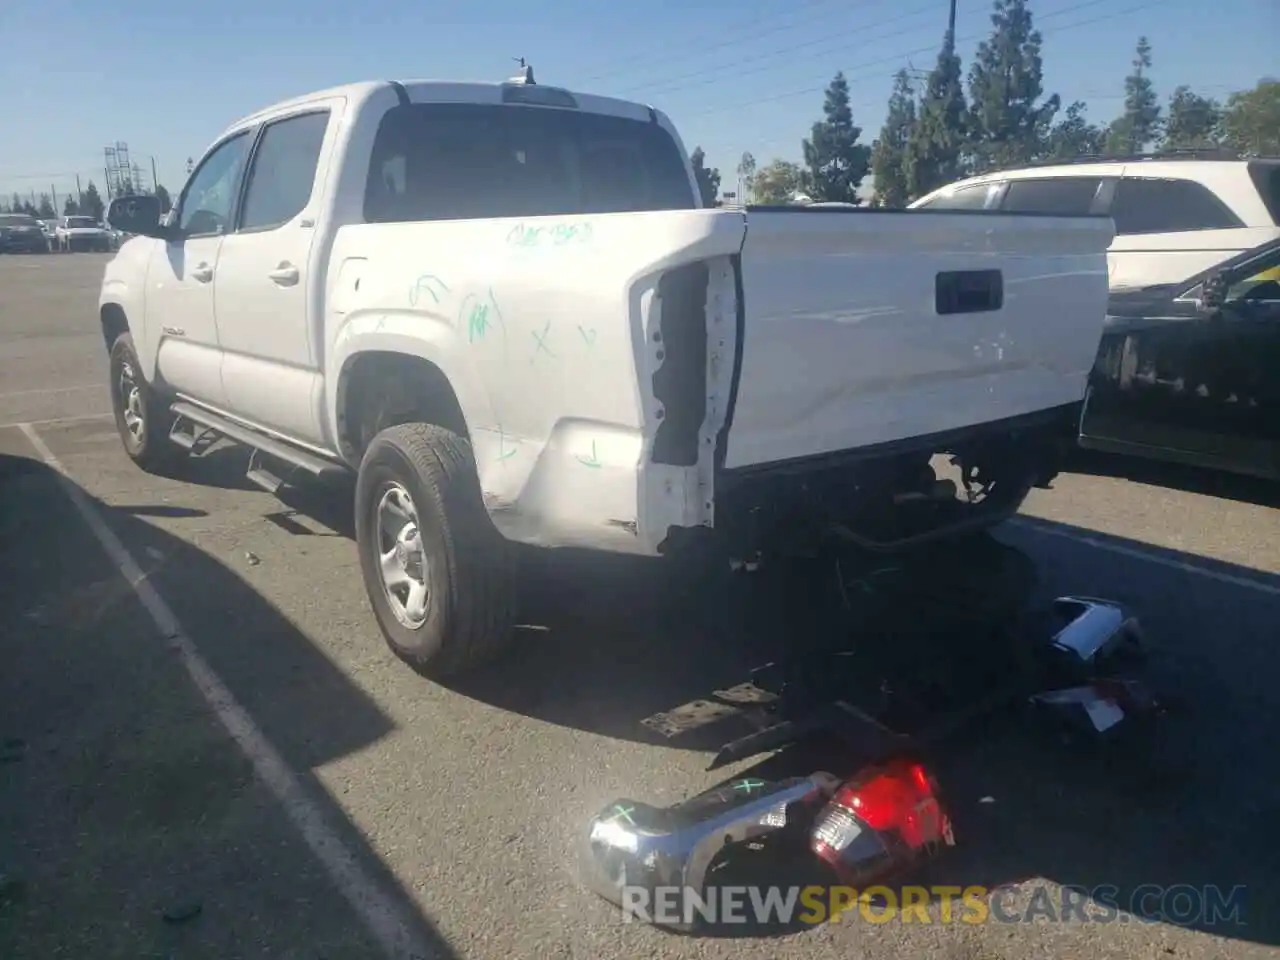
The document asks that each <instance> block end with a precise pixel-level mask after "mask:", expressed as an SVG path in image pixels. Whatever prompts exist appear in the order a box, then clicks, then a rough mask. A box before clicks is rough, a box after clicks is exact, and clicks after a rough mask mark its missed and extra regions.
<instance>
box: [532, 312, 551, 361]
mask: <svg viewBox="0 0 1280 960" xmlns="http://www.w3.org/2000/svg"><path fill="white" fill-rule="evenodd" d="M550 334H551V321H550V320H548V321H547V322H546V324H545V325H544V326H543V328H542V332H541V333H538V332H537V331H536V330H535V331H534V333H533V339H534V340H536V341H537V343H538V346H537V348H536V349H535V351H534V352H535V353H545V354H546V355H547V356H548V357H554V356H555V354H554V353H552V352H551V348H550V347H548V346H547V337H548V336H550Z"/></svg>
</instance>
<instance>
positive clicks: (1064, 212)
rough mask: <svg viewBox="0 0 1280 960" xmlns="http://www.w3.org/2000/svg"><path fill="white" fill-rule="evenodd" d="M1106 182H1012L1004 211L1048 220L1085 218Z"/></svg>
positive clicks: (1067, 179) (1050, 179)
mask: <svg viewBox="0 0 1280 960" xmlns="http://www.w3.org/2000/svg"><path fill="white" fill-rule="evenodd" d="M1101 183H1102V180H1101V179H1100V178H1098V177H1046V178H1044V179H1043V180H1010V181H1009V189H1008V190H1007V191H1006V192H1005V195H1004V203H1003V204H1001V206H1000V209H1001V210H1004V211H1007V212H1011V213H1039V214H1044V215H1046V216H1055V215H1056V216H1072V215H1075V216H1083V215H1084V214H1087V213H1088V212H1089V210H1090V208H1091V207H1092V206H1093V198H1094V197H1095V196H1096V195H1097V193H1098V187H1099V186H1100V185H1101Z"/></svg>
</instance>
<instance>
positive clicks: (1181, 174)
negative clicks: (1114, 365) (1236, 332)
mask: <svg viewBox="0 0 1280 960" xmlns="http://www.w3.org/2000/svg"><path fill="white" fill-rule="evenodd" d="M911 206H912V207H913V208H915V209H923V210H999V211H1001V212H1005V213H1097V214H1105V215H1109V216H1111V218H1112V219H1113V220H1114V221H1115V225H1116V237H1115V240H1114V242H1113V243H1112V244H1111V249H1110V252H1109V257H1108V261H1109V274H1110V283H1111V289H1112V290H1113V291H1122V290H1131V289H1141V288H1148V287H1152V286H1155V285H1159V284H1167V283H1178V282H1180V281H1181V280H1183V279H1184V278H1185V277H1188V276H1190V275H1192V274H1195V273H1198V272H1199V271H1201V270H1208V269H1210V268H1211V267H1214V266H1217V265H1219V264H1222V263H1224V262H1225V261H1227V260H1230V259H1231V258H1232V257H1235V256H1237V255H1238V254H1240V253H1243V252H1245V251H1247V250H1252V249H1254V248H1255V247H1257V246H1259V245H1261V244H1264V243H1266V242H1268V241H1269V240H1272V239H1275V238H1276V237H1280V159H1257V160H1232V159H1186V158H1173V159H1171V158H1169V157H1159V156H1156V157H1146V156H1144V157H1131V158H1125V159H1114V160H1102V161H1100V160H1097V159H1094V158H1086V159H1082V160H1080V161H1078V162H1073V163H1056V164H1052V165H1049V164H1046V165H1042V166H1032V167H1024V168H1020V169H1017V170H1002V171H1000V172H998V173H989V174H984V175H983V176H980V177H971V178H970V179H967V180H961V181H959V182H958V183H953V184H950V185H949V186H946V187H943V188H941V189H940V190H936V191H934V192H933V193H931V194H928V195H927V196H924V197H921V198H920V199H919V200H917V201H916V202H915V203H913V204H911Z"/></svg>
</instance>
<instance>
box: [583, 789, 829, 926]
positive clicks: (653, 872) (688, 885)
mask: <svg viewBox="0 0 1280 960" xmlns="http://www.w3.org/2000/svg"><path fill="white" fill-rule="evenodd" d="M838 786H839V780H838V779H837V778H835V777H834V776H832V775H831V774H827V773H814V774H812V775H811V776H808V777H797V778H793V779H790V780H783V781H779V782H776V783H766V782H765V781H762V780H753V779H741V780H736V781H730V782H729V783H728V784H725V785H724V786H722V787H718V788H716V789H714V790H709V791H707V792H706V793H702V794H699V795H698V796H696V797H693V798H692V799H690V800H687V801H685V802H683V803H680V804H677V805H676V806H674V807H651V806H649V805H648V804H645V803H640V802H638V801H634V800H619V801H617V802H616V803H613V804H610V805H609V806H608V807H607V808H606V809H604V810H602V811H601V812H600V813H598V814H597V815H596V816H594V817H593V818H592V819H591V822H590V824H589V826H588V829H587V834H586V841H585V846H584V849H583V851H582V860H583V863H582V873H583V879H584V881H585V882H586V885H587V886H588V887H589V888H590V889H591V890H593V891H595V892H596V893H597V894H599V895H600V896H602V897H604V898H605V899H606V900H609V901H610V902H612V903H615V904H618V905H619V906H622V907H624V909H625V908H626V906H627V902H626V897H627V893H626V892H625V890H624V888H630V889H634V890H643V891H645V892H646V893H647V894H648V896H649V898H650V900H651V899H652V897H653V896H654V894H655V893H656V892H657V891H658V890H659V889H660V888H671V889H678V890H680V891H682V892H683V891H692V892H694V893H698V894H700V893H701V892H702V890H703V889H704V888H705V885H706V878H707V872H708V870H709V869H710V867H711V865H712V862H713V861H714V860H715V858H716V855H717V854H719V853H721V852H722V851H723V850H724V848H725V847H726V846H728V845H730V844H736V843H741V842H742V841H744V840H751V839H754V838H758V837H762V836H764V835H766V834H770V833H775V832H777V831H779V830H782V829H783V828H785V827H788V826H792V827H797V828H799V829H807V827H808V825H809V824H810V823H811V822H812V820H813V817H814V816H815V814H816V813H817V811H818V810H819V809H821V808H822V806H823V804H825V803H826V802H827V800H828V799H829V798H830V797H831V796H832V795H833V794H834V793H835V790H836V788H837V787H838ZM802 810H803V813H802V812H801V811H802ZM663 926H668V927H670V928H672V929H677V930H688V929H692V928H693V926H694V923H693V922H692V920H691V919H690V921H689V922H687V923H677V924H672V923H665V924H663Z"/></svg>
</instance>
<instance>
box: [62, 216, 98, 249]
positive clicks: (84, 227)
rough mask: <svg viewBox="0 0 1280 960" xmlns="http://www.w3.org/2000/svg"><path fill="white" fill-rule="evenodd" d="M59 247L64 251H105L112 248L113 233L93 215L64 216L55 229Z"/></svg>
mask: <svg viewBox="0 0 1280 960" xmlns="http://www.w3.org/2000/svg"><path fill="white" fill-rule="evenodd" d="M55 236H56V238H57V242H58V249H59V250H61V251H62V252H63V253H73V252H75V251H77V250H93V251H98V252H104V251H107V250H110V249H111V233H110V231H109V230H108V229H107V228H106V226H105V225H104V224H102V223H101V222H100V221H98V220H95V219H94V218H93V217H63V218H62V219H61V220H60V221H59V222H58V228H57V230H56V231H55Z"/></svg>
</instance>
